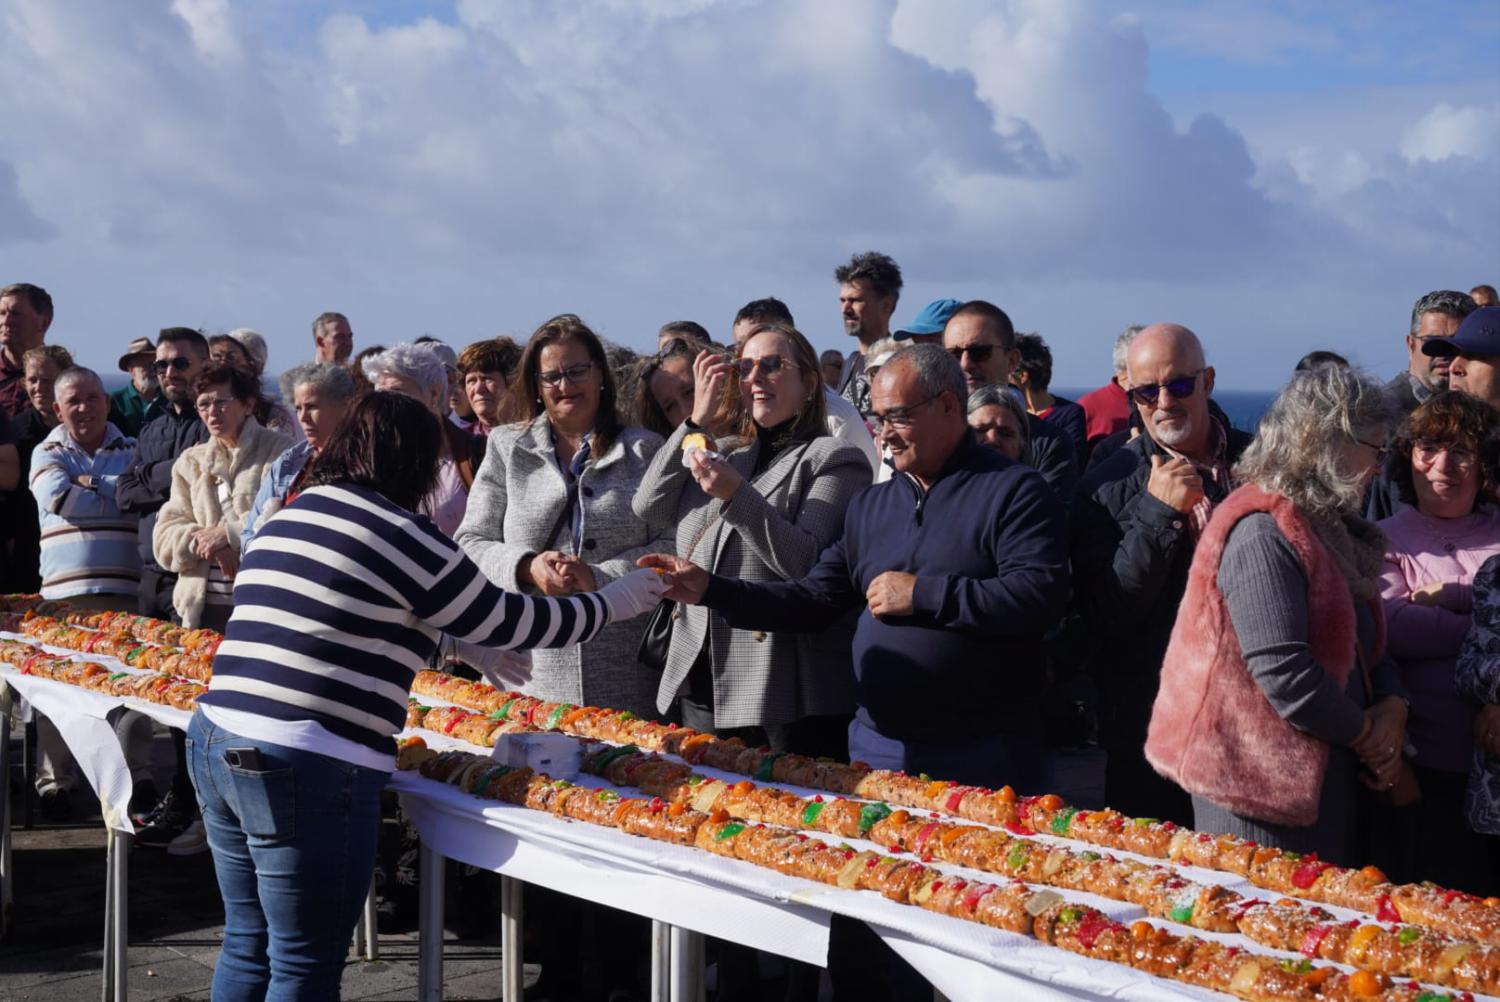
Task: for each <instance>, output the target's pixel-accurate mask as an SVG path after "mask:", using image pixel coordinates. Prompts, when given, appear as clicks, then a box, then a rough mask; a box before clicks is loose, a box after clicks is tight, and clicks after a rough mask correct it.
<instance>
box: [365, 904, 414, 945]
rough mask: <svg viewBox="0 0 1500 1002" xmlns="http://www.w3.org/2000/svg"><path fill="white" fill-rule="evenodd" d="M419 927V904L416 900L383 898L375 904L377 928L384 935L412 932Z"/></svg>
mask: <svg viewBox="0 0 1500 1002" xmlns="http://www.w3.org/2000/svg"><path fill="white" fill-rule="evenodd" d="M416 928H417V906H416V903H415V902H407V901H405V900H402V901H400V902H397V901H392V900H391V899H390V898H381V899H380V900H379V901H378V902H377V903H376V905H375V930H376V931H377V932H379V933H381V934H382V935H386V936H389V935H394V934H396V933H402V932H412V931H413V930H415V929H416Z"/></svg>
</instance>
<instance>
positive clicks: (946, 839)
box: [938, 825, 974, 845]
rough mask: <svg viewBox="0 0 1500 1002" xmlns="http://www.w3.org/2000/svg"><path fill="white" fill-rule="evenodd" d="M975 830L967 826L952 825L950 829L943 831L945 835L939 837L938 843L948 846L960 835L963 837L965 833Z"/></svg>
mask: <svg viewBox="0 0 1500 1002" xmlns="http://www.w3.org/2000/svg"><path fill="white" fill-rule="evenodd" d="M973 830H974V829H973V828H972V827H969V826H966V825H952V826H950V827H947V828H945V829H943V833H942V834H941V835H939V836H938V841H939V842H941V843H943V845H948V844H950V843H952V841H953V840H954V839H956V838H958V837H959V836H960V835H962V834H963V833H964V832H969V831H973Z"/></svg>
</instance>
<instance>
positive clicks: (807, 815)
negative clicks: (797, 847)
mask: <svg viewBox="0 0 1500 1002" xmlns="http://www.w3.org/2000/svg"><path fill="white" fill-rule="evenodd" d="M822 813H823V805H822V804H820V803H819V802H818V801H816V800H809V801H808V802H807V806H806V807H804V808H802V823H803V824H804V825H805V826H807V827H808V828H811V827H812V826H813V825H815V824H817V823H818V815H819V814H822Z"/></svg>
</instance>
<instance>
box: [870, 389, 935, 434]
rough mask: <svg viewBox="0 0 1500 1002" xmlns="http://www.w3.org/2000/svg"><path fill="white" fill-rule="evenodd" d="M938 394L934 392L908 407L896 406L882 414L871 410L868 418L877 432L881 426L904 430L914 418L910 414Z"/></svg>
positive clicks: (931, 400) (924, 405)
mask: <svg viewBox="0 0 1500 1002" xmlns="http://www.w3.org/2000/svg"><path fill="white" fill-rule="evenodd" d="M940 395H941V394H934V395H933V396H930V397H928V398H927V399H926V400H922V401H920V402H918V403H915V404H912V405H911V406H910V407H897V408H895V409H894V410H888V411H886V412H885V413H884V414H876V413H873V412H872V413H871V414H870V420H871V421H872V422H874V424H875V430H876V431H877V432H879V431H880V430H881V429H883V428H898V429H900V430H902V431H905V430H906V429H908V428H910V427H911V426H912V421H913V420H914V419H913V417H912V415H913V414H915V413H916V411H917V410H918V409H920V408H922V407H926V406H927V405H928V404H930V403H932V402H933V401H934V400H936V399H937V398H938V396H940Z"/></svg>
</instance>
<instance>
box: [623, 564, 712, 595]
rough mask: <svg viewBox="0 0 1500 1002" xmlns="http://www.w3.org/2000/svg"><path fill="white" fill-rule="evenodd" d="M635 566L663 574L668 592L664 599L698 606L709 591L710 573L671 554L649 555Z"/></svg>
mask: <svg viewBox="0 0 1500 1002" xmlns="http://www.w3.org/2000/svg"><path fill="white" fill-rule="evenodd" d="M635 565H636V566H637V567H649V568H651V569H652V570H654V571H656V572H657V573H658V574H661V575H662V576H663V578H664V579H665V580H666V582H667V590H666V593H665V594H664V595H663V596H662V597H663V598H667V599H670V600H672V601H673V602H683V603H686V604H687V605H697V604H698V603H699V602H701V601H703V593H704V592H705V591H707V590H708V571H705V570H704V569H703V568H701V567H699V566H698V565H697V564H695V563H693V562H691V561H689V560H683V559H682V558H681V557H674V556H672V555H671V554H670V553H648V554H646V555H645V556H644V557H642V558H641V559H639V560H637V561H636V562H635Z"/></svg>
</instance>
